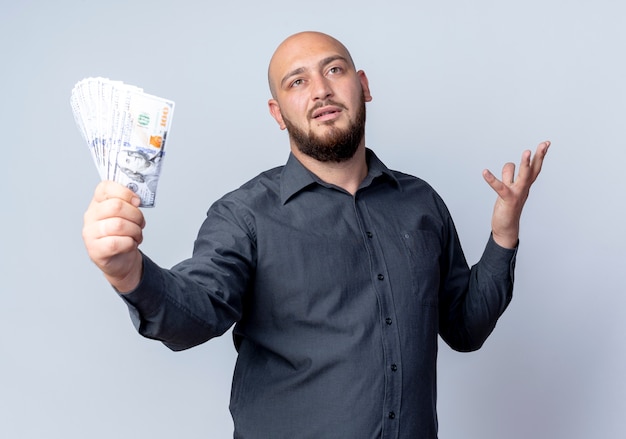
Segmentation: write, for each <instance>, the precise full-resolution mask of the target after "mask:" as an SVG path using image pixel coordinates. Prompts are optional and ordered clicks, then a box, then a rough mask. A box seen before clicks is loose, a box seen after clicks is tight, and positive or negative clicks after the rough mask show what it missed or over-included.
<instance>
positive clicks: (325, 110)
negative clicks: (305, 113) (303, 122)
mask: <svg viewBox="0 0 626 439" xmlns="http://www.w3.org/2000/svg"><path fill="white" fill-rule="evenodd" d="M341 111H342V108H341V107H339V106H335V105H328V106H324V107H321V108H318V109H316V110H314V111H313V113H312V115H311V118H312V119H315V120H328V119H333V118H335V117H336V116H337V115H338V114H339V113H341Z"/></svg>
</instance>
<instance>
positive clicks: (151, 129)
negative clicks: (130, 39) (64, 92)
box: [70, 78, 174, 207]
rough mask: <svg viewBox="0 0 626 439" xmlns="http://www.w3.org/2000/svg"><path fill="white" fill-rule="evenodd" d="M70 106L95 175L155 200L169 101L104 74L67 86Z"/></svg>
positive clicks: (146, 203)
mask: <svg viewBox="0 0 626 439" xmlns="http://www.w3.org/2000/svg"><path fill="white" fill-rule="evenodd" d="M70 103H71V107H72V111H73V113H74V118H75V120H76V124H77V126H78V128H79V131H80V133H81V134H82V136H83V138H84V139H85V141H86V142H87V144H88V146H89V149H90V151H91V154H92V157H93V159H94V162H95V164H96V166H97V168H98V172H99V174H100V178H101V179H107V180H114V181H117V182H118V183H121V184H123V185H124V186H126V187H128V188H130V189H131V190H133V191H134V192H136V193H137V195H139V197H140V198H141V206H142V207H152V206H154V204H155V197H156V189H157V183H158V180H159V176H160V173H161V164H162V161H163V157H164V155H165V144H166V140H167V135H168V132H169V130H170V127H171V122H172V116H173V112H174V102H173V101H171V100H168V99H163V98H160V97H157V96H153V95H150V94H147V93H144V92H143V90H142V89H141V88H139V87H135V86H132V85H128V84H124V83H123V82H121V81H111V80H109V79H107V78H86V79H83V80H82V81H79V82H78V83H77V84H76V85H75V86H74V88H73V89H72V95H71V99H70Z"/></svg>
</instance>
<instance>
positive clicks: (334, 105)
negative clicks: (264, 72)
mask: <svg viewBox="0 0 626 439" xmlns="http://www.w3.org/2000/svg"><path fill="white" fill-rule="evenodd" d="M269 79H270V85H271V88H272V93H273V96H274V98H273V99H271V100H270V102H269V106H270V112H271V113H272V116H273V117H274V118H275V119H276V121H277V122H278V124H279V126H280V128H281V129H287V130H288V132H289V137H290V141H291V143H292V149H293V147H294V146H295V147H296V148H297V149H298V150H299V151H301V152H302V153H304V154H307V155H309V156H311V157H313V158H315V159H317V160H319V161H335V162H340V161H344V160H347V159H349V158H351V157H352V155H353V154H354V152H355V151H356V149H357V148H358V146H359V145H360V144H361V142H362V141H363V135H364V131H365V102H366V101H369V100H371V96H370V95H369V88H368V83H367V78H366V76H365V73H363V72H362V71H359V72H357V71H356V70H355V68H354V66H353V64H352V60H351V58H350V55H349V53H348V52H347V50H346V49H345V48H344V47H343V45H341V43H339V42H338V41H336V40H334V39H332V38H330V37H328V36H326V35H323V34H315V33H305V34H298V35H295V36H294V37H291V38H289V39H287V40H286V41H285V42H284V43H283V44H282V45H281V46H279V48H278V49H277V50H276V53H275V54H274V57H273V58H272V62H271V63H270V71H269Z"/></svg>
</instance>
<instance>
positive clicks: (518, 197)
mask: <svg viewBox="0 0 626 439" xmlns="http://www.w3.org/2000/svg"><path fill="white" fill-rule="evenodd" d="M549 146H550V142H543V143H541V144H539V146H538V147H537V152H536V153H535V156H534V157H533V159H532V160H531V154H530V151H525V152H524V154H523V155H522V162H521V164H520V171H519V175H518V178H517V180H515V181H514V180H513V174H514V172H515V165H513V164H512V163H507V164H506V165H504V168H503V170H502V181H500V180H498V179H497V178H496V177H494V176H493V174H491V172H489V171H488V170H485V171H484V172H483V176H484V178H485V180H486V181H487V183H489V185H490V186H491V187H492V188H493V189H494V190H495V191H496V193H497V194H498V199H497V201H496V204H495V207H494V212H493V217H492V223H491V224H492V235H491V237H490V239H489V241H488V242H487V246H486V247H485V251H484V253H483V255H482V257H481V259H480V261H479V262H478V263H477V264H476V265H474V266H473V267H472V268H471V271H470V272H469V276H467V274H468V273H467V271H466V267H467V265H466V262H465V258H464V256H463V252H462V250H461V247H460V243H459V241H458V237H457V236H456V232H455V231H454V226H453V225H452V224H450V227H449V231H450V236H449V239H448V242H449V243H450V244H449V245H448V248H447V251H446V254H447V258H446V261H447V263H446V264H444V267H445V271H444V273H445V276H444V277H443V279H444V280H443V285H442V291H443V292H444V293H443V295H442V298H441V301H440V333H441V336H442V338H443V339H444V340H445V341H446V342H447V343H448V344H449V345H450V347H452V348H453V349H456V350H459V351H472V350H476V349H479V348H480V347H481V346H482V344H483V343H484V341H485V340H486V339H487V337H488V336H489V334H491V332H492V331H493V329H494V328H495V325H496V322H497V320H498V318H499V317H500V315H502V313H503V312H504V310H505V309H506V307H507V306H508V304H509V302H510V301H511V298H512V294H513V277H514V268H515V256H516V252H517V249H516V247H517V243H518V237H519V222H520V216H521V213H522V208H523V207H524V203H525V202H526V199H527V198H528V193H529V190H530V186H531V185H532V184H533V182H534V181H535V180H536V179H537V176H538V175H539V172H540V171H541V165H542V163H543V159H544V157H545V155H546V153H547V151H548V147H549Z"/></svg>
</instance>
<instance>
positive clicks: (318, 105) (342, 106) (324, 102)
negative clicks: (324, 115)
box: [308, 99, 348, 119]
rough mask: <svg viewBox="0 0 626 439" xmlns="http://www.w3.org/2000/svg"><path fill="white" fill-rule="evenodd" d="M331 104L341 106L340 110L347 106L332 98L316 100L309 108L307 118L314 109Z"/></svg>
mask: <svg viewBox="0 0 626 439" xmlns="http://www.w3.org/2000/svg"><path fill="white" fill-rule="evenodd" d="M331 105H332V106H333V107H338V108H341V109H342V110H347V109H348V107H346V106H345V105H344V104H341V103H339V102H336V101H333V100H332V99H326V100H325V101H319V102H317V103H316V104H315V105H313V108H311V109H310V110H309V114H308V116H309V119H312V118H313V113H314V112H315V110H317V109H318V108H322V107H327V106H331Z"/></svg>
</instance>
